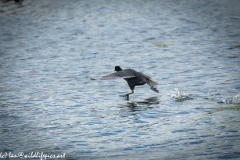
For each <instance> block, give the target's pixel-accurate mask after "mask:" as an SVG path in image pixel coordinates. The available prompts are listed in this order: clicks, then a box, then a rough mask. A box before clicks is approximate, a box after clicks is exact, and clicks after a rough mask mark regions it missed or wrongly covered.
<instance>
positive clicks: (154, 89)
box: [147, 79, 159, 93]
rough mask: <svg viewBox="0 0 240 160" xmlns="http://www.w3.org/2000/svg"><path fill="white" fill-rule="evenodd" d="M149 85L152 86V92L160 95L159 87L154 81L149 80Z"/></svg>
mask: <svg viewBox="0 0 240 160" xmlns="http://www.w3.org/2000/svg"><path fill="white" fill-rule="evenodd" d="M147 84H148V85H149V86H150V88H151V90H153V91H154V92H157V93H159V91H158V90H157V85H158V83H157V82H154V81H153V80H151V79H148V81H147Z"/></svg>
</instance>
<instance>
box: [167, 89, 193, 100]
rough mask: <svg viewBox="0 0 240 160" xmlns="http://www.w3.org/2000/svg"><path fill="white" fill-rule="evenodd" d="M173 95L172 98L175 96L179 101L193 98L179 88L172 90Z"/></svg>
mask: <svg viewBox="0 0 240 160" xmlns="http://www.w3.org/2000/svg"><path fill="white" fill-rule="evenodd" d="M171 96H172V98H174V99H175V100H176V101H178V102H182V101H184V100H189V99H192V98H190V97H189V96H188V95H186V93H184V92H181V91H179V90H178V88H175V90H174V91H172V94H171Z"/></svg>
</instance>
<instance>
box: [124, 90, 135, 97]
mask: <svg viewBox="0 0 240 160" xmlns="http://www.w3.org/2000/svg"><path fill="white" fill-rule="evenodd" d="M133 93H134V90H132V92H130V93H127V94H126V96H129V95H130V94H133Z"/></svg>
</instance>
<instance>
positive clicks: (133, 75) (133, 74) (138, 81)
mask: <svg viewBox="0 0 240 160" xmlns="http://www.w3.org/2000/svg"><path fill="white" fill-rule="evenodd" d="M115 71H116V72H115V73H112V74H109V75H107V76H103V77H102V78H100V80H108V79H116V78H123V79H124V80H126V81H127V83H128V86H129V87H130V89H131V90H132V92H131V93H128V94H126V96H128V95H129V94H132V93H134V88H135V86H140V85H144V84H146V83H147V84H148V85H149V86H150V87H151V89H152V90H153V91H155V92H158V90H157V88H156V87H155V86H156V85H158V83H157V82H154V81H153V80H151V78H150V77H149V76H147V75H145V74H143V73H140V72H137V71H135V70H133V69H124V70H122V69H121V67H119V66H116V67H115Z"/></svg>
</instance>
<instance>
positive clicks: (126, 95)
mask: <svg viewBox="0 0 240 160" xmlns="http://www.w3.org/2000/svg"><path fill="white" fill-rule="evenodd" d="M133 93H134V90H132V92H130V93H127V94H125V95H120V97H125V98H126V99H129V95H130V94H133Z"/></svg>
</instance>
